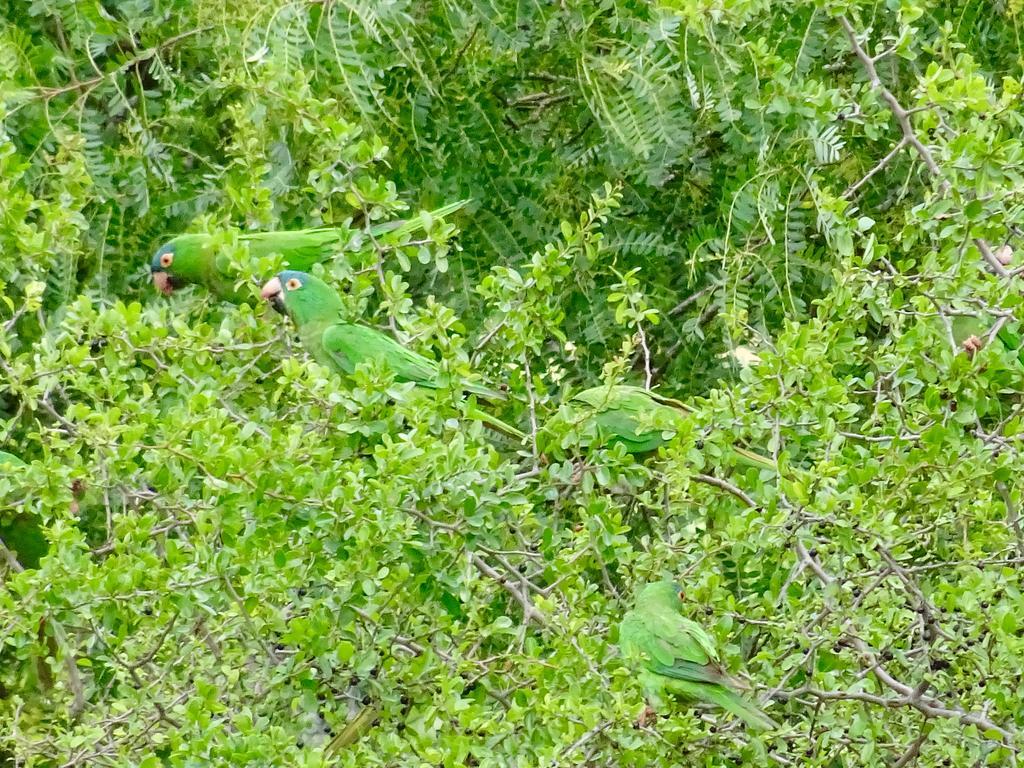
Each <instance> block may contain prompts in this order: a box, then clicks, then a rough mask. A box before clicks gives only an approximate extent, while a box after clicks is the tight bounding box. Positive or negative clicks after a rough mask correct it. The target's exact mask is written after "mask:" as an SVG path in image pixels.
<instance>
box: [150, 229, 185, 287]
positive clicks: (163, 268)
mask: <svg viewBox="0 0 1024 768" xmlns="http://www.w3.org/2000/svg"><path fill="white" fill-rule="evenodd" d="M174 251H175V244H174V241H173V240H171V241H170V242H167V243H164V244H163V245H161V246H160V248H159V249H158V250H157V252H156V253H155V254H153V260H152V261H151V262H149V272H150V274H151V275H152V276H153V285H154V286H155V287H156V289H157V290H158V291H160V293H162V294H163V295H164V296H170V295H171V293H172V292H173V291H174V289H175V288H177V287H178V286H177V285H175V281H174V276H173V275H172V274H171V271H170V270H171V267H172V265H173V264H174Z"/></svg>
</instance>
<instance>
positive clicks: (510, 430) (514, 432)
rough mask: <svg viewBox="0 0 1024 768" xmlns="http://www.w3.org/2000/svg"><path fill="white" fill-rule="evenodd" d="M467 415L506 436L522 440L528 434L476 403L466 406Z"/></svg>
mask: <svg viewBox="0 0 1024 768" xmlns="http://www.w3.org/2000/svg"><path fill="white" fill-rule="evenodd" d="M466 415H467V416H469V418H471V419H475V420H476V421H479V422H480V423H481V424H483V425H484V426H487V427H490V428H491V429H493V430H494V431H495V432H498V433H500V434H502V435H505V436H506V437H514V438H515V439H516V440H520V441H522V440H525V439H526V434H525V433H524V432H521V431H520V430H518V429H516V428H515V427H513V426H512V425H511V424H506V423H505V422H504V421H502V420H501V419H499V418H498V417H497V416H492V415H491V414H489V413H487V412H486V411H483V410H481V409H480V408H478V407H476V406H475V405H470V406H469V407H467V408H466Z"/></svg>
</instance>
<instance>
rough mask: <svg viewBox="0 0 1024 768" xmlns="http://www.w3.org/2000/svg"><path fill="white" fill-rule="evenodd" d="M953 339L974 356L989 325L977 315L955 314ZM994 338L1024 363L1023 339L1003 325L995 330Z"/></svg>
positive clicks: (952, 323)
mask: <svg viewBox="0 0 1024 768" xmlns="http://www.w3.org/2000/svg"><path fill="white" fill-rule="evenodd" d="M951 325H952V326H953V339H954V340H955V341H956V343H957V344H959V345H960V347H961V348H962V349H963V350H964V352H966V353H967V356H968V357H974V355H976V354H977V353H978V352H979V351H980V350H981V348H982V347H983V346H985V341H984V340H985V338H986V337H987V336H988V333H989V328H990V325H989V324H987V323H986V322H985V321H983V320H982V319H981V318H978V317H971V316H969V315H956V316H955V317H953V319H952V322H951ZM996 338H997V339H999V341H1000V342H1001V343H1002V345H1003V346H1004V347H1006V349H1007V350H1008V351H1010V352H1016V353H1017V359H1018V360H1020V362H1021V363H1024V340H1022V339H1021V338H1020V336H1018V335H1017V334H1016V333H1014V332H1013V331H1011V330H1010V329H1009V328H1007V327H1006V326H1005V325H1004V326H1002V327H1001V328H1000V329H999V330H998V331H996Z"/></svg>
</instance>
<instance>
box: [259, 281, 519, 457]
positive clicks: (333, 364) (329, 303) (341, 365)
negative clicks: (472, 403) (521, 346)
mask: <svg viewBox="0 0 1024 768" xmlns="http://www.w3.org/2000/svg"><path fill="white" fill-rule="evenodd" d="M261 295H262V296H263V298H264V299H266V300H268V301H270V302H271V303H272V304H273V305H274V307H275V308H276V309H277V310H278V311H281V312H284V313H285V314H287V315H288V316H289V317H290V318H291V320H292V322H293V323H295V326H296V328H297V329H298V332H299V338H300V339H301V340H302V346H303V347H305V349H306V351H307V352H309V353H310V355H312V357H313V359H314V360H316V361H317V362H318V363H320V365H323V366H324V367H326V368H330V369H331V370H333V371H335V372H337V373H342V374H346V375H351V374H352V372H353V371H354V370H355V368H356V366H358V365H359V364H360V363H363V362H365V361H368V360H378V361H381V362H383V363H385V364H386V365H387V366H388V367H389V368H390V369H391V370H392V371H393V372H394V374H395V379H397V380H398V381H403V382H412V383H414V384H416V385H417V386H420V387H425V388H428V389H436V388H437V387H438V386H439V381H438V377H439V375H440V372H439V370H438V367H437V363H435V362H434V361H433V360H430V359H429V358H426V357H424V356H423V355H420V354H418V353H416V352H413V351H412V350H410V349H406V348H405V347H403V346H402V345H401V344H399V343H398V342H397V341H395V339H393V338H392V337H391V336H388V335H387V334H386V333H382V332H381V331H378V330H376V329H375V328H370V327H369V326H366V325H358V324H356V323H346V322H344V320H342V310H343V305H342V302H341V298H340V297H339V296H338V294H337V293H336V292H335V291H334V290H333V289H332V288H331V287H330V286H329V285H327V283H325V282H324V281H323V280H320V279H319V278H317V277H314V276H313V275H309V274H306V273H305V272H297V271H294V270H285V271H284V272H281V273H280V274H279V275H277V277H274V278H273V279H271V280H269V281H268V282H267V284H266V285H264V286H263V291H262V292H261ZM462 389H463V391H465V392H469V393H471V394H474V395H479V396H480V397H483V398H486V399H488V400H504V399H505V395H504V394H503V393H502V392H498V391H497V390H494V389H490V388H489V387H485V386H482V385H479V384H473V383H471V382H464V383H463V384H462ZM470 415H471V416H472V417H473V418H474V419H477V420H479V421H481V422H483V423H484V424H486V425H487V426H489V427H491V428H493V429H495V430H497V431H498V432H501V433H503V434H506V435H509V436H511V437H515V438H516V439H519V440H522V439H523V438H524V437H525V435H523V433H522V432H520V431H519V430H518V429H516V428H515V427H513V426H511V425H509V424H506V423H504V422H503V421H501V420H499V419H497V418H495V417H494V416H491V415H490V414H487V413H484V412H483V411H480V410H479V409H477V408H471V409H470Z"/></svg>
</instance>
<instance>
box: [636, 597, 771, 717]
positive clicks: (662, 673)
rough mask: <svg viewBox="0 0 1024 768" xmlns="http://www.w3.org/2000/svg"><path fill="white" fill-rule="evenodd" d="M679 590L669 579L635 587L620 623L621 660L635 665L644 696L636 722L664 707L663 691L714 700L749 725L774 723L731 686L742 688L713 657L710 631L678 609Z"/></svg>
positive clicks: (716, 656) (713, 651)
mask: <svg viewBox="0 0 1024 768" xmlns="http://www.w3.org/2000/svg"><path fill="white" fill-rule="evenodd" d="M682 598H683V593H682V590H681V589H680V588H679V586H678V585H676V584H674V583H672V582H671V581H657V582H653V583H651V584H647V585H646V586H645V587H643V589H641V590H640V592H639V594H638V595H637V598H636V603H635V605H634V607H633V609H632V610H630V611H627V612H626V615H625V616H624V617H623V618H622V623H621V624H620V625H619V648H620V649H621V651H622V656H623V659H624V660H625V661H626V662H627V664H629V665H630V666H632V667H633V668H634V669H636V670H637V672H638V674H637V679H638V680H639V681H640V685H641V686H642V688H643V692H644V696H645V697H646V699H647V704H648V706H647V708H645V709H644V712H643V714H642V715H641V716H640V720H639V724H640V725H641V726H643V725H645V724H646V722H647V718H649V717H650V716H651V715H652V714H654V713H655V712H656V711H658V710H662V709H664V707H665V705H666V703H667V702H666V701H665V698H666V695H667V694H672V695H675V696H678V697H680V698H683V699H687V700H690V701H697V702H701V703H709V704H714V705H716V706H718V707H721V708H722V709H724V710H725V711H727V712H729V713H731V714H733V715H735V716H736V717H739V718H740V719H742V720H743V721H744V722H745V723H746V724H747V725H748V726H750V727H752V728H773V727H775V726H776V723H775V722H773V721H772V719H771V718H769V717H768V715H766V714H765V713H764V712H762V711H761V710H760V709H758V708H757V707H755V706H754V705H753V704H750V703H749V702H747V701H745V700H744V699H743V697H741V696H740V695H739V694H738V693H736V691H735V690H733V689H734V688H737V687H741V686H740V685H739V684H738V682H737V681H736V680H733V679H732V678H731V677H729V676H728V674H726V672H725V670H724V669H723V668H722V667H721V665H720V664H719V662H718V652H717V651H716V650H715V646H714V641H713V640H712V639H711V636H710V635H709V634H708V633H707V632H705V631H704V629H703V628H702V627H701V626H700V625H698V624H697V623H696V622H693V621H691V620H690V619H688V618H686V617H685V616H683V615H682V614H681V613H680V610H679V609H680V606H681V605H682Z"/></svg>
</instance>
